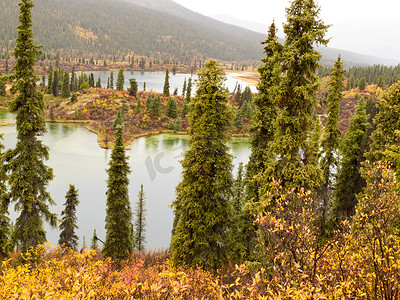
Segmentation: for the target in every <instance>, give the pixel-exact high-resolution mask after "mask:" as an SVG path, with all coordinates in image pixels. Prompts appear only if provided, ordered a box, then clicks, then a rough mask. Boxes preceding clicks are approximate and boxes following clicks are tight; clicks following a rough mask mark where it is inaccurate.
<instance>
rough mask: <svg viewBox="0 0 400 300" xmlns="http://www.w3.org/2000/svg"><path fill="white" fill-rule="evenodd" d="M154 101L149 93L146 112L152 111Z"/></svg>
mask: <svg viewBox="0 0 400 300" xmlns="http://www.w3.org/2000/svg"><path fill="white" fill-rule="evenodd" d="M153 101H154V100H153V99H152V98H151V96H150V94H149V95H148V96H147V99H146V113H148V114H151V113H152V107H153Z"/></svg>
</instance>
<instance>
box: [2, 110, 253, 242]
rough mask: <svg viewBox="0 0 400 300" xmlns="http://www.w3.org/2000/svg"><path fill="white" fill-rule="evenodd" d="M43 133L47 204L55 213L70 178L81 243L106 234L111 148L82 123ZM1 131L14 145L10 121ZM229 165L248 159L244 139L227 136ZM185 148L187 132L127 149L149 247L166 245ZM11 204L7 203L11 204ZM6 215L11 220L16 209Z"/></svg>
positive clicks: (132, 190) (50, 233)
mask: <svg viewBox="0 0 400 300" xmlns="http://www.w3.org/2000/svg"><path fill="white" fill-rule="evenodd" d="M10 118H12V115H11V116H10V114H7V113H4V112H0V120H4V119H7V120H10ZM47 129H48V131H47V133H46V134H45V135H44V136H43V137H41V139H42V140H43V143H44V144H45V145H47V146H49V148H50V159H49V160H48V161H47V162H46V164H47V165H48V166H50V167H51V168H53V171H54V175H55V178H54V180H53V181H51V182H50V184H49V186H48V191H49V192H50V194H51V196H52V198H53V200H54V201H55V202H56V203H57V205H56V206H55V207H52V208H51V211H54V212H56V213H57V214H58V216H60V214H61V211H62V210H63V204H64V202H65V194H66V192H67V189H68V185H69V184H75V186H76V188H77V189H78V190H79V200H80V204H79V206H78V209H77V217H78V226H79V228H78V230H77V234H78V236H79V237H80V243H81V244H82V239H83V236H85V237H86V243H87V244H89V241H90V239H91V237H92V234H93V229H96V231H97V234H98V236H99V237H100V238H101V239H104V238H105V229H104V220H105V202H106V195H105V192H106V188H107V186H106V180H107V174H106V171H105V170H106V169H107V168H108V161H109V157H110V154H111V150H104V149H101V148H100V147H99V146H98V145H97V136H96V135H95V134H93V133H91V132H89V131H88V130H86V129H84V128H83V127H82V126H79V125H76V124H71V125H65V124H47ZM0 132H2V133H3V134H4V140H3V141H2V143H3V144H4V145H5V147H6V148H11V147H14V146H15V143H16V130H15V126H4V127H0ZM230 145H231V148H232V153H233V154H234V155H235V156H236V158H235V159H234V165H235V167H237V165H238V163H239V162H240V161H243V162H244V163H246V162H247V159H248V156H249V148H248V144H247V142H246V139H236V138H235V139H232V142H231V143H230ZM187 148H188V136H185V135H173V134H160V135H152V136H149V137H141V138H138V139H136V140H134V141H133V142H132V144H131V148H130V150H127V155H128V156H129V164H130V167H131V170H132V173H131V174H130V176H129V179H130V185H129V196H130V200H131V207H132V208H133V207H134V206H135V202H136V200H137V195H138V192H139V189H140V185H141V184H143V186H144V192H145V195H146V208H147V215H146V221H147V228H146V238H147V247H148V248H167V247H168V246H169V240H170V236H171V228H172V222H173V214H172V210H171V208H170V204H171V202H172V200H173V199H174V197H175V187H176V185H177V183H178V182H179V180H180V178H181V170H182V169H181V165H180V163H179V161H180V160H181V159H182V158H183V156H182V153H183V152H184V151H186V150H187ZM10 208H11V207H10ZM10 217H11V218H12V219H13V220H15V218H16V214H15V213H14V212H11V214H10ZM46 230H47V238H48V240H49V241H51V243H52V244H57V242H58V237H59V232H58V231H57V230H53V229H50V228H48V227H46Z"/></svg>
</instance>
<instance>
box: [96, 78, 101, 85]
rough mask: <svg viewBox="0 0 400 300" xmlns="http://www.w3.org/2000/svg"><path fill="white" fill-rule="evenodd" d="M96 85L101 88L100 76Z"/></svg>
mask: <svg viewBox="0 0 400 300" xmlns="http://www.w3.org/2000/svg"><path fill="white" fill-rule="evenodd" d="M96 87H97V88H101V79H100V76H99V78H98V79H97V81H96Z"/></svg>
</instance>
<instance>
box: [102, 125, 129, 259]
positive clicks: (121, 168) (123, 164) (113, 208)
mask: <svg viewBox="0 0 400 300" xmlns="http://www.w3.org/2000/svg"><path fill="white" fill-rule="evenodd" d="M122 132H123V127H122V126H121V125H120V126H117V128H116V140H115V145H114V148H113V150H112V152H111V159H110V162H109V166H110V167H109V169H108V170H107V173H108V180H107V192H106V195H107V201H106V205H107V208H106V224H105V229H106V240H105V242H104V247H103V250H102V252H103V254H104V256H106V257H111V258H112V259H113V260H115V261H117V262H118V261H121V260H124V259H127V258H128V257H129V255H130V254H131V253H132V251H133V237H132V233H131V227H132V222H131V220H132V211H131V207H130V202H129V195H128V185H129V179H128V175H129V173H130V172H131V171H130V168H129V164H128V157H127V156H126V154H125V146H124V140H123V133H122Z"/></svg>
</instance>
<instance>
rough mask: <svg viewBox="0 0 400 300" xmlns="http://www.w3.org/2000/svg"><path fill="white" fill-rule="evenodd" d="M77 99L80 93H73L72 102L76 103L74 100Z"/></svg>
mask: <svg viewBox="0 0 400 300" xmlns="http://www.w3.org/2000/svg"><path fill="white" fill-rule="evenodd" d="M76 101H78V95H77V94H72V96H71V103H74V102H76Z"/></svg>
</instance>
